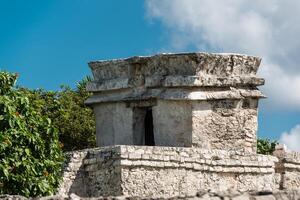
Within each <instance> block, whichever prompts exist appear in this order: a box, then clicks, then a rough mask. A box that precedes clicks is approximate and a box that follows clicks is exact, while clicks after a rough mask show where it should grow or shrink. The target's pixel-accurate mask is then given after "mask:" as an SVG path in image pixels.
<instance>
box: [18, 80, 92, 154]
mask: <svg viewBox="0 0 300 200" xmlns="http://www.w3.org/2000/svg"><path fill="white" fill-rule="evenodd" d="M88 81H90V78H88V77H86V78H84V79H83V80H82V81H80V82H78V83H77V88H76V89H72V88H70V87H68V86H62V87H61V91H56V92H53V91H46V90H42V89H38V90H29V89H27V88H20V89H19V90H22V91H23V92H25V93H26V94H27V96H28V97H29V98H30V102H32V104H33V105H34V106H35V109H36V110H38V111H39V112H40V113H41V114H42V115H44V116H47V117H48V118H50V119H51V121H52V122H53V125H54V126H55V127H56V128H57V129H58V131H59V140H60V142H61V143H62V144H63V150H64V151H72V150H78V149H85V148H91V147H95V146H96V128H95V119H94V115H93V111H92V109H91V108H89V107H87V106H86V105H85V104H84V101H85V100H86V99H87V98H88V97H89V96H90V95H91V94H90V93H89V92H87V91H86V89H85V86H86V83H87V82H88Z"/></svg>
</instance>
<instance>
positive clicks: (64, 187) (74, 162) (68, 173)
mask: <svg viewBox="0 0 300 200" xmlns="http://www.w3.org/2000/svg"><path fill="white" fill-rule="evenodd" d="M88 151H89V150H88V149H87V150H82V151H74V152H68V153H66V161H65V165H64V167H63V174H62V177H63V179H62V181H61V184H60V186H59V188H58V191H57V193H58V194H59V195H65V194H69V193H76V194H77V195H79V196H85V194H86V189H87V188H86V184H85V183H86V172H85V168H84V164H83V161H84V159H86V156H87V154H88Z"/></svg>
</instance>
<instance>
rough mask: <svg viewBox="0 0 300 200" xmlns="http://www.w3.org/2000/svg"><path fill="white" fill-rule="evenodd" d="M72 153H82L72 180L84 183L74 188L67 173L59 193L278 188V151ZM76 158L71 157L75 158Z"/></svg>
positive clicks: (128, 148)
mask: <svg viewBox="0 0 300 200" xmlns="http://www.w3.org/2000/svg"><path fill="white" fill-rule="evenodd" d="M73 154H74V155H73V157H76V158H78V160H80V159H81V161H80V162H81V163H82V166H81V169H82V170H81V171H78V170H77V176H78V177H83V178H81V179H79V180H77V182H75V185H76V187H77V185H80V183H79V181H81V184H82V186H84V187H82V188H81V189H80V190H78V191H76V190H72V188H76V187H73V186H72V183H73V182H74V180H76V178H75V179H74V177H73V176H69V175H68V174H67V176H66V175H65V177H64V184H62V186H61V188H60V190H59V191H62V192H61V193H60V194H68V193H76V194H77V195H79V196H82V197H97V196H120V195H125V196H141V197H147V196H156V197H159V196H161V197H171V196H180V195H188V194H192V193H196V192H197V191H199V190H208V189H211V190H213V191H216V192H221V191H223V192H224V191H228V190H233V191H238V192H245V191H273V190H277V189H279V186H280V183H281V176H280V174H277V173H275V163H277V162H279V160H278V159H277V158H276V157H274V156H266V155H251V154H242V153H241V152H239V151H225V150H217V149H216V150H208V149H200V148H185V147H158V146H154V147H150V146H149V147H147V146H112V147H102V148H96V149H90V150H86V153H85V155H86V156H85V157H84V159H82V158H83V157H82V156H76V154H77V152H73ZM78 160H77V161H76V162H75V160H73V162H75V163H78V162H79V161H78ZM69 166H76V165H73V164H69ZM69 171H76V169H75V170H70V169H69ZM67 179H69V180H67ZM65 182H69V184H66V183H65ZM70 185H71V186H70ZM68 188H69V191H68ZM83 190H84V191H83ZM78 192H80V194H79V193H78Z"/></svg>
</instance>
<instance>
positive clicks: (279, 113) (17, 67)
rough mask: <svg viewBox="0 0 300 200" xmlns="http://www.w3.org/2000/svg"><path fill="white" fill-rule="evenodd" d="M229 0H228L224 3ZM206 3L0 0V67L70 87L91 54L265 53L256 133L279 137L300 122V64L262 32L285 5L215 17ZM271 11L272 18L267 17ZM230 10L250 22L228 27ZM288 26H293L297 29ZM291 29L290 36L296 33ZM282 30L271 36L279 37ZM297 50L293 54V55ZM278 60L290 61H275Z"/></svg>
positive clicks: (39, 84) (29, 79) (25, 78)
mask: <svg viewBox="0 0 300 200" xmlns="http://www.w3.org/2000/svg"><path fill="white" fill-rule="evenodd" d="M226 1H227V2H229V1H230V0H224V1H223V2H226ZM255 1H256V0H255ZM255 1H254V2H255ZM289 1H291V0H289ZM208 2H210V4H212V3H211V2H216V3H217V1H207V0H199V1H195V0H187V1H176V0H174V1H170V0H161V1H157V0H149V1H142V0H123V1H120V0H103V1H100V0H49V1H40V0H27V1H22V0H0V24H1V26H0V69H2V70H7V71H11V72H18V73H20V80H19V84H20V85H23V86H26V87H29V88H45V89H47V90H57V89H59V87H60V85H61V84H68V85H71V86H74V85H75V83H76V81H79V80H80V79H81V78H82V77H84V76H85V75H89V74H90V69H89V68H88V66H87V62H89V61H91V60H99V59H111V58H119V57H128V56H134V55H150V54H155V53H158V52H164V51H167V52H182V51H209V52H211V51H213V52H224V51H226V52H238V53H250V54H254V55H259V56H262V57H263V59H264V60H265V63H263V65H266V66H267V67H265V68H264V69H265V70H262V73H261V75H262V76H263V77H266V78H267V81H266V84H267V86H265V89H264V88H263V90H264V91H266V93H267V95H268V96H270V98H269V99H266V100H263V103H262V104H261V107H260V115H259V135H260V136H262V137H268V138H272V139H279V137H280V135H281V134H282V133H283V132H289V131H291V129H292V128H293V127H296V126H297V124H300V109H299V108H300V103H299V102H300V101H299V98H298V97H299V95H297V94H294V93H295V90H296V89H299V90H300V88H299V87H300V85H299V77H298V76H296V75H297V74H299V71H300V69H299V68H297V65H293V63H287V62H286V63H285V61H286V60H287V58H285V57H280V56H278V55H279V53H278V54H275V53H276V52H275V53H273V52H272V53H269V51H267V50H266V48H268V49H269V48H272V47H273V46H272V45H273V43H274V42H273V43H272V41H271V40H270V42H269V40H268V39H265V37H266V38H269V36H270V35H269V34H270V33H271V31H272V28H270V30H271V31H270V32H269V30H268V29H266V28H264V27H269V26H265V24H264V23H267V25H270V27H272V26H271V25H273V24H272V23H273V21H272V20H270V19H271V17H272V19H273V18H274V17H276V16H277V15H278V17H284V12H283V11H280V12H275V11H273V10H271V11H268V10H267V11H268V12H266V11H265V10H262V9H261V7H258V4H261V3H257V4H253V5H252V4H251V5H250V7H251V6H252V7H251V11H252V12H251V13H250V14H248V15H245V16H244V12H245V7H246V8H247V7H249V5H241V4H239V5H230V6H231V7H233V8H234V9H236V11H234V12H233V13H225V15H223V17H220V18H217V20H218V21H217V22H216V21H214V19H215V18H216V15H214V17H212V18H210V14H211V13H213V14H214V9H216V10H215V12H216V13H218V12H220V10H217V9H218V7H217V6H214V7H213V8H214V9H212V10H210V12H209V13H205V12H206V10H205V9H203V10H201V9H194V8H198V7H199V8H200V7H201V8H203V7H205V6H204V5H205V4H208ZM251 2H253V1H251ZM257 2H258V1H257ZM199 3H200V4H201V5H202V6H199ZM276 3H277V4H279V1H277V0H275V1H274V3H273V4H274V5H276ZM210 4H209V5H207V6H208V10H209V6H211V5H210ZM219 4H220V3H218V5H219ZM216 5H217V4H216ZM197 6H198V7H197ZM221 6H223V7H221V8H220V9H222V10H226V9H224V8H226V6H228V5H227V4H226V5H221ZM234 6H235V7H234ZM279 6H280V5H279ZM297 6H298V5H296V6H295V5H294V6H293V7H296V8H297ZM298 8H299V6H298ZM234 9H233V10H234ZM230 10H232V9H230ZM240 10H242V11H243V12H240ZM289 11H290V12H292V10H291V9H290V10H289ZM246 13H247V12H246ZM253 13H254V14H253ZM266 13H267V14H266ZM270 13H271V14H272V16H270V19H269V18H268V17H265V16H267V15H271V14H270ZM274 13H275V14H274ZM291 14H292V13H291ZM202 15H204V16H205V17H202ZM230 15H233V18H234V17H236V18H241V19H245V20H246V21H247V24H249V26H250V27H251V29H249V27H248V26H247V27H245V28H244V26H241V27H238V30H237V31H236V32H234V31H233V30H234V27H231V26H229V28H230V29H227V28H226V27H227V26H226V27H225V26H224V24H226V23H228V22H227V21H226V17H224V16H230ZM260 16H263V17H261V18H259V17H260ZM297 16H298V15H297ZM296 19H298V18H297V17H296ZM268 20H269V21H268ZM206 22H208V23H206ZM236 24H239V22H237V23H236ZM241 24H243V23H241ZM292 25H293V24H292ZM292 25H291V26H292ZM232 26H233V25H232ZM212 27H214V29H212ZM215 27H216V28H215ZM218 28H219V29H218ZM243 29H245V31H246V32H247V33H248V32H250V34H241V32H239V31H243ZM249 30H250V31H249ZM252 30H254V31H252ZM293 30H294V32H295V33H298V29H295V28H294V29H293ZM299 30H300V29H299ZM285 32H286V31H285ZM294 32H291V34H290V35H289V37H293V33H294ZM238 33H239V34H240V35H242V36H239V35H238ZM299 33H300V31H299ZM296 35H297V34H296ZM280 36H281V35H274V36H273V35H272V37H274V38H275V39H276V41H279V43H280V41H281V40H280V38H281V37H280ZM275 39H274V40H275ZM251 40H253V41H252V42H251ZM245 41H250V42H248V43H247V42H245ZM254 41H255V46H254V47H252V44H253V43H254ZM265 41H267V42H268V43H266V42H265ZM285 42H286V41H285ZM284 44H286V43H284ZM281 46H282V48H283V49H284V48H286V54H288V53H289V50H290V49H292V50H295V49H296V50H297V47H298V46H299V47H300V45H294V44H290V46H286V45H285V46H284V45H281ZM275 47H276V46H275ZM299 49H300V48H299ZM280 55H281V54H280ZM297 55H298V54H296V55H295V57H291V59H294V60H295V61H296V60H297V57H298V56H297ZM277 58H278V59H277ZM291 59H290V60H291ZM273 60H274V62H272V61H273ZM275 61H276V62H275ZM282 64H288V65H289V66H290V67H287V68H285V69H283V68H280V67H278V66H281V65H282ZM269 66H272V67H269ZM295 66H296V67H295ZM280 70H281V71H280ZM275 72H276V73H277V74H276V73H275ZM282 72H284V73H282ZM290 72H291V73H290ZM278 74H283V75H282V76H281V78H285V79H284V80H285V82H287V83H290V82H291V84H292V85H293V87H294V88H296V89H294V88H293V89H294V92H293V93H291V92H287V90H288V87H286V85H280V84H277V83H281V82H284V80H280V81H277V80H278V78H277V77H278ZM270 80H273V82H272V81H270ZM275 80H276V81H277V82H276V83H274V82H275ZM293 80H294V81H295V82H294V83H293ZM268 85H269V86H268ZM277 88H279V89H277ZM280 88H283V89H281V90H280ZM284 92H286V94H285V93H284ZM290 94H292V95H293V96H292V95H290ZM288 95H290V96H288ZM279 100H280V101H279ZM281 100H282V101H281ZM283 105H285V106H283ZM297 134H298V133H297ZM299 135H300V134H299ZM299 143H300V141H298V144H299ZM299 146H300V144H299Z"/></svg>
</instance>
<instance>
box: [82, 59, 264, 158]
mask: <svg viewBox="0 0 300 200" xmlns="http://www.w3.org/2000/svg"><path fill="white" fill-rule="evenodd" d="M89 65H90V67H91V69H92V72H93V76H94V80H93V81H92V82H90V83H89V84H88V86H87V89H88V91H91V92H93V96H92V97H90V98H89V99H88V100H87V101H86V104H88V105H91V106H92V107H93V108H94V112H95V115H96V125H97V145H98V146H108V145H145V141H144V140H145V124H144V118H145V113H146V109H150V110H152V114H153V129H154V131H153V133H154V140H155V145H157V146H175V147H176V146H178V147H192V146H194V147H199V148H209V149H222V150H225V149H227V150H239V151H241V152H245V153H255V152H256V131H257V104H258V100H259V99H260V98H263V97H265V96H264V95H263V94H262V93H261V92H260V91H259V90H258V89H257V86H260V85H263V84H264V79H262V78H258V77H257V76H256V73H257V70H258V67H259V65H260V58H257V57H253V56H247V55H237V54H207V53H185V54H159V55H154V56H149V57H132V58H128V59H118V60H110V61H96V62H91V63H89ZM147 130H148V129H147Z"/></svg>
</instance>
